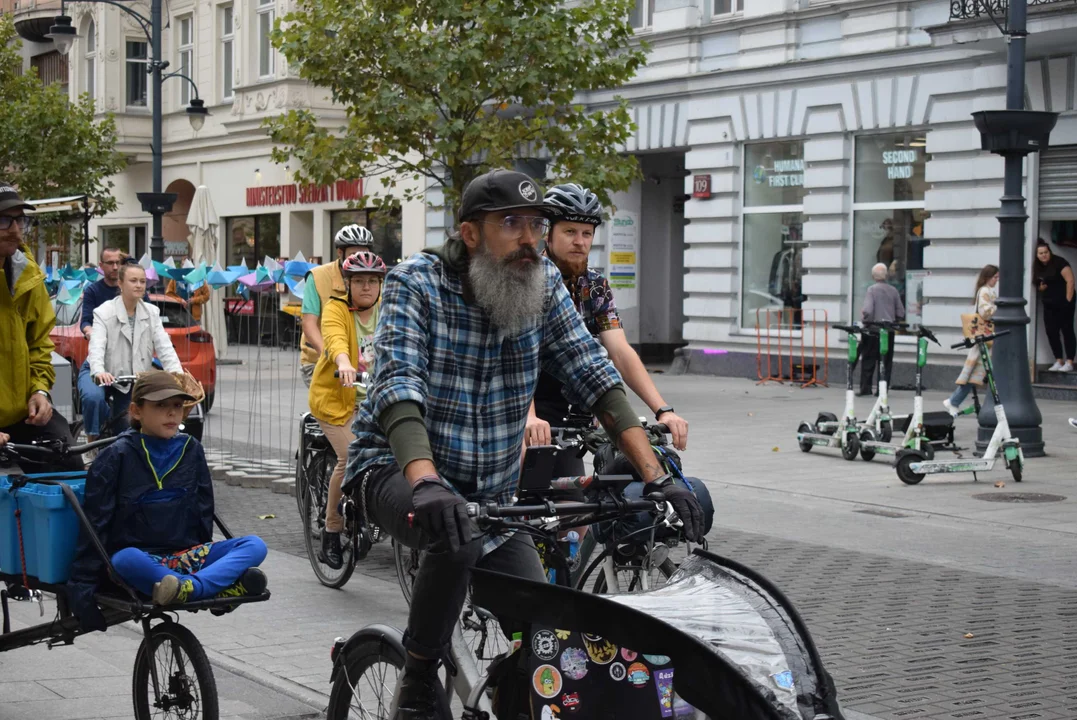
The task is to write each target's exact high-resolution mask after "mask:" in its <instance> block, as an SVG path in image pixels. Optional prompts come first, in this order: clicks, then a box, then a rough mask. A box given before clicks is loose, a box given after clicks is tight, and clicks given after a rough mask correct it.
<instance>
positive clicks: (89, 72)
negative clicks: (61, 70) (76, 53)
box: [82, 18, 97, 100]
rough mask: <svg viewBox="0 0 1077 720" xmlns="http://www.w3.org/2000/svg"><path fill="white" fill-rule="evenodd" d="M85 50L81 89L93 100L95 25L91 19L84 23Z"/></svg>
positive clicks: (94, 93)
mask: <svg viewBox="0 0 1077 720" xmlns="http://www.w3.org/2000/svg"><path fill="white" fill-rule="evenodd" d="M84 37H85V38H86V49H85V52H83V54H82V67H83V70H82V71H83V72H84V73H85V77H84V78H83V83H82V87H83V89H84V90H85V92H86V94H87V95H89V96H90V99H91V100H93V99H94V97H96V95H97V25H96V23H94V21H93V18H90V19H89V20H87V22H86V34H85V35H84Z"/></svg>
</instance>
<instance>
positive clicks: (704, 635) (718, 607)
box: [606, 556, 816, 720]
mask: <svg viewBox="0 0 1077 720" xmlns="http://www.w3.org/2000/svg"><path fill="white" fill-rule="evenodd" d="M606 597H608V598H609V599H611V600H614V601H616V602H618V603H621V604H623V605H626V606H628V607H630V608H633V609H635V610H639V611H641V612H644V613H647V614H648V615H651V616H652V617H656V618H660V619H662V620H663V621H664V622H666V623H667V624H669V625H672V626H673V627H675V628H677V629H679V630H681V631H683V632H685V633H687V634H689V635H692V636H694V637H697V638H699V639H700V640H702V641H703V642H704V643H706V644H707V645H709V646H710V647H711V648H713V649H714V650H715V651H717V653H718V654H719V655H721V656H722V657H723V658H725V659H726V660H727V661H728V662H730V663H732V664H733V665H734V666H736V667H737V668H739V669H740V671H741V672H742V673H743V674H744V675H745V676H746V677H747V678H749V679H750V680H751V681H752V682H753V683H755V684H756V686H757V687H759V688H760V689H761V691H762V692H763V694H764V695H766V696H769V697H771V698H773V701H775V702H774V704H775V707H781V708H782V710H784V711H785V714H786V717H788V718H790V719H796V720H809V719H810V717H811V716H810V715H809V716H805V715H803V714H802V713H801V710H800V707H799V705H798V702H797V696H798V685H799V686H800V687H799V691H800V694H801V695H807V696H812V695H814V693H815V692H816V683H815V678H814V675H813V673H811V671H810V670H808V668H810V667H811V665H810V660H809V659H808V657H807V651H806V649H805V648H804V646H803V643H802V642H801V641H800V640H799V638H798V637H797V635H796V631H795V629H794V628H793V625H792V622H791V621H790V620H789V617H788V615H787V613H786V612H785V611H784V609H782V607H781V605H780V604H779V603H778V602H777V601H776V600H775V599H774V598H772V597H770V595H769V594H767V593H766V592H765V591H764V590H763V589H762V588H760V587H759V586H758V585H757V584H756V583H754V582H753V581H751V580H750V579H748V578H746V577H744V576H743V575H740V574H739V573H736V572H734V571H732V570H730V569H729V568H725V567H722V566H720V565H717V564H716V563H714V562H712V561H710V560H708V559H706V558H704V557H700V556H692V557H690V558H688V559H687V560H686V561H685V562H684V563H682V564H681V567H680V568H679V569H678V570H677V572H676V573H674V575H673V576H672V577H671V578H670V579H669V581H668V582H667V583H666V584H665V585H664V586H662V587H661V588H658V589H656V590H652V591H649V592H646V593H641V594H618V595H607V596H606ZM790 655H795V657H790ZM810 706H811V703H810V701H809V702H808V707H810Z"/></svg>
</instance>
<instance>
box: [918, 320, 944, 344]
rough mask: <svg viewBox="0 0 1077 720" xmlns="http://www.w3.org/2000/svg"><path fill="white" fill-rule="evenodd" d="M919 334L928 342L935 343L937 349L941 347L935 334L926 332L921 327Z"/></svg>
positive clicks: (925, 329)
mask: <svg viewBox="0 0 1077 720" xmlns="http://www.w3.org/2000/svg"><path fill="white" fill-rule="evenodd" d="M919 334H920V335H923V336H924V337H926V338H927V339H928V340H930V341H931V342H933V343H935V344H936V345H938V346H939V347H942V343H940V342H939V339H938V338H937V337H935V333H933V332H931V331H930V330H928V329H927V328H926V327H924V326H923V325H921V326H920V330H919Z"/></svg>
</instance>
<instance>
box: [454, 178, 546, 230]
mask: <svg viewBox="0 0 1077 720" xmlns="http://www.w3.org/2000/svg"><path fill="white" fill-rule="evenodd" d="M523 208H534V209H535V210H541V211H542V212H543V214H546V215H549V214H550V212H551V211H552V208H550V207H549V206H547V205H545V204H544V203H543V200H542V188H541V187H540V186H539V184H538V183H537V182H535V181H534V180H533V179H531V178H530V177H528V176H527V175H525V174H524V173H522V172H516V171H515V170H491V171H490V172H488V173H484V174H482V175H479V176H478V177H477V178H475V179H474V180H472V181H471V182H470V183H468V185H467V187H466V188H464V195H463V197H462V198H461V199H460V221H461V222H463V221H465V220H473V219H475V217H477V216H478V215H480V214H482V213H486V212H498V211H500V210H520V209H523Z"/></svg>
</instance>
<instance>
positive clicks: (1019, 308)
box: [972, 0, 1058, 457]
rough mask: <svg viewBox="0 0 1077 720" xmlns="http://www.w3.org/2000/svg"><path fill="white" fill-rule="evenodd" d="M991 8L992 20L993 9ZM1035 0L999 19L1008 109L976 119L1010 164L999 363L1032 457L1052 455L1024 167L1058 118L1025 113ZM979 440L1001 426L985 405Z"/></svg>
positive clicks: (1003, 221)
mask: <svg viewBox="0 0 1077 720" xmlns="http://www.w3.org/2000/svg"><path fill="white" fill-rule="evenodd" d="M991 2H992V0H986V4H985V7H986V8H987V12H988V14H991V7H990V3H991ZM1027 10H1028V6H1027V0H1009V7H1008V10H1007V17H1006V22H1005V25H1003V24H1001V23H999V21H998V20H997V19H995V18H994V16H993V15H992V20H994V21H995V23H996V25H998V27H999V29H1000V30H1001V31H1002V32H1003V34H1004V35H1006V40H1007V44H1006V46H1007V50H1006V109H1005V110H984V111H980V112H975V113H973V114H972V117H973V120H974V121H975V123H976V129H977V130H979V131H980V140H981V147H982V148H983V149H984V150H990V151H991V152H993V153H996V154H998V155H1001V156H1002V157H1003V158H1004V159H1005V161H1006V172H1005V176H1004V180H1003V195H1002V204H1001V209H1000V211H999V214H998V221H999V263H998V266H999V276H1000V277H999V298H998V310H997V311H996V312H995V315H994V318H993V319H994V321H995V329H996V331H998V332H1003V331H1007V333H1008V334H1006V335H1004V336H1002V337H1000V338H999V339H998V340H996V341H995V345H994V349H993V350H992V356H991V357H992V363H993V366H994V369H995V376H996V378H997V382H998V389H999V396H1000V399H1001V400H1002V404H1003V406H1004V407H1005V408H1006V418H1007V420H1008V421H1009V424H1010V430H1011V432H1012V433H1013V434H1014V436H1015V437H1017V439H1018V440H1020V441H1021V449H1022V450H1023V452H1024V454H1025V455H1026V456H1028V457H1036V456H1041V455H1043V454H1044V450H1043V431H1042V429H1041V428H1040V423H1041V422H1042V421H1043V417H1042V416H1041V415H1040V409H1039V408H1038V407H1037V406H1036V399H1035V398H1034V397H1033V395H1032V381H1031V378H1030V376H1029V362H1028V332H1027V326H1028V324H1029V317H1028V314H1027V313H1026V312H1025V303H1026V301H1025V292H1026V290H1027V288H1026V287H1025V260H1026V256H1027V252H1026V247H1027V245H1026V243H1025V222H1026V221H1027V220H1028V215H1027V214H1026V212H1025V198H1024V196H1023V195H1022V188H1021V183H1022V175H1023V173H1022V167H1023V163H1024V159H1025V157H1026V156H1027V155H1029V154H1031V153H1034V152H1039V151H1040V150H1042V149H1043V148H1045V147H1047V142H1048V139H1049V138H1050V134H1051V130H1052V128H1054V126H1055V120H1056V119H1057V117H1058V115H1057V113H1052V112H1035V111H1032V110H1025V109H1024V107H1025V38H1026V36H1027V35H1028V32H1027V23H1026V16H1027ZM979 421H980V428H979V432H978V437H977V440H976V446H977V447H978V448H979V449H981V450H982V449H984V448H985V447H987V443H988V442H989V441H990V439H991V435H992V433H994V431H995V426H996V425H997V422H998V421H997V418H996V416H995V409H994V407H991V406H988V405H984V406H983V408H982V409H981V411H980V415H979Z"/></svg>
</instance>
